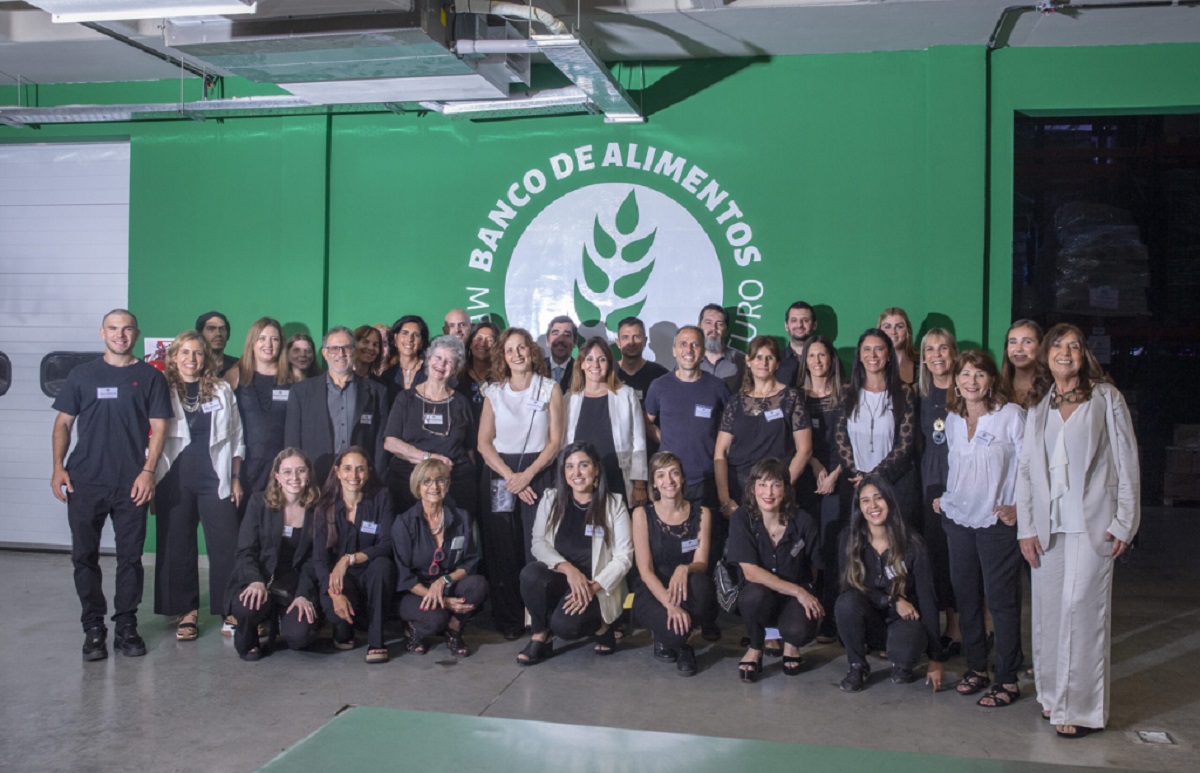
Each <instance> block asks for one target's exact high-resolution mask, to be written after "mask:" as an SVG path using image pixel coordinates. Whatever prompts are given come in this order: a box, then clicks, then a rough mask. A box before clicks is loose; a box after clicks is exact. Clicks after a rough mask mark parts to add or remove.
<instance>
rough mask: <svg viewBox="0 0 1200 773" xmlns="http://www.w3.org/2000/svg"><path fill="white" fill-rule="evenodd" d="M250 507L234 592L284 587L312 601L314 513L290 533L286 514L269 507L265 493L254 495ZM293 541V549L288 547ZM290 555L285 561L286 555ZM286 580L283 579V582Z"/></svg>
mask: <svg viewBox="0 0 1200 773" xmlns="http://www.w3.org/2000/svg"><path fill="white" fill-rule="evenodd" d="M249 496H250V504H249V505H248V507H247V508H246V515H245V517H244V518H242V525H241V528H240V529H239V532H238V549H237V563H236V564H235V566H234V571H233V575H232V579H231V580H230V591H231V592H233V593H236V592H238V591H240V590H241V589H242V588H245V587H246V586H247V585H249V584H250V583H252V582H261V583H263V584H264V585H270V586H271V588H272V589H274V588H276V587H281V586H282V589H283V590H285V591H288V592H289V594H290V595H293V596H294V595H301V596H304V597H305V598H308V599H310V600H311V599H312V598H313V597H314V596H315V595H316V594H315V590H316V589H315V587H314V579H313V573H312V565H311V563H310V561H309V559H310V558H311V556H312V547H313V545H312V517H313V513H312V510H306V511H305V513H304V525H303V526H301V527H300V528H293V529H291V534H288V529H289V527H287V526H286V525H284V516H283V512H282V511H280V510H272V509H270V508H268V507H267V503H266V500H265V497H264V495H263V493H262V492H258V493H255V494H251V495H249ZM289 539H290V540H291V545H290V547H286V548H285V547H284V543H285V542H287V541H288V540H289ZM286 551H290V553H287V556H286V558H285V552H286ZM281 578H283V579H281Z"/></svg>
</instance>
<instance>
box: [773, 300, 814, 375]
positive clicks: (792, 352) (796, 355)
mask: <svg viewBox="0 0 1200 773" xmlns="http://www.w3.org/2000/svg"><path fill="white" fill-rule="evenodd" d="M783 326H784V328H785V329H786V330H787V334H788V345H787V346H785V347H784V348H783V359H782V360H780V361H779V370H777V371H775V379H776V380H777V381H779V383H781V384H783V385H784V386H790V387H796V388H797V389H803V388H804V385H803V384H797V383H796V380H797V378H798V375H799V373H800V358H801V357H802V356H803V355H804V347H805V346H807V345H808V339H810V338H812V337H813V336H814V335H815V334H816V332H817V317H816V312H815V311H813V307H812V306H810V305H809V304H807V303H805V302H804V301H796V302H795V303H793V304H792V305H791V306H788V310H787V314H786V315H784V319H783Z"/></svg>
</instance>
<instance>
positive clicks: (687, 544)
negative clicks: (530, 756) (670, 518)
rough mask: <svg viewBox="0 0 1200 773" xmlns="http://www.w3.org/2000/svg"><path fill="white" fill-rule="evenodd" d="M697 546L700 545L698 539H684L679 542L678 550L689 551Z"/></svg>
mask: <svg viewBox="0 0 1200 773" xmlns="http://www.w3.org/2000/svg"><path fill="white" fill-rule="evenodd" d="M699 547H700V540H698V539H685V540H683V541H682V542H680V543H679V552H680V553H691V552H692V551H693V550H697V549H698V548H699Z"/></svg>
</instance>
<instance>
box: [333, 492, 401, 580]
mask: <svg viewBox="0 0 1200 773" xmlns="http://www.w3.org/2000/svg"><path fill="white" fill-rule="evenodd" d="M334 510H335V517H334V523H333V524H332V528H333V529H336V530H337V536H336V537H335V538H334V541H333V547H327V542H326V539H327V535H326V532H325V528H326V527H325V526H324V525H323V524H316V523H314V524H313V572H314V574H315V575H316V578H317V583H318V585H319V586H320V588H321V593H322V594H328V593H329V572H330V570H331V569H332V568H333V565H334V564H336V563H337V561H338V559H339V558H341V557H342V556H344V555H346V554H347V553H349V552H350V551H349V548H354V552H356V553H365V554H366V556H367V561H368V562H371V561H374V560H376V559H380V560H383V561H391V560H392V522H393V521H394V520H395V518H396V514H395V512H393V510H392V495H391V494H390V493H389V492H388V490H387V489H386V488H382V487H381V488H380V489H379V490H378V491H376V492H375V493H374V494H372V495H371V496H365V497H363V499H362V501H361V502H359V503H358V510H357V511H356V512H355V515H354V523H350V521H349V520H348V519H347V518H346V506H345V505H344V504H343V503H342V502H341V501H340V500H339V501H338V502H337V503H336V504H335V505H334ZM322 517H323V516H322V514H321V513H320V510H319V507H318V510H317V512H314V513H313V518H314V519H318V518H322Z"/></svg>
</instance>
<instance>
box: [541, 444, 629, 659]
mask: <svg viewBox="0 0 1200 773" xmlns="http://www.w3.org/2000/svg"><path fill="white" fill-rule="evenodd" d="M556 484H557V485H556V486H555V487H554V488H552V489H547V490H546V493H545V495H544V496H543V497H542V500H541V503H540V504H539V505H538V512H537V521H536V522H535V523H534V525H533V557H534V558H535V559H536V560H535V561H534V562H533V563H531V564H529V565H528V566H526V567H525V568H524V569H523V570H522V571H521V598H522V599H524V601H525V606H526V608H527V609H528V610H529V617H530V620H531V623H530V629H531V630H532V632H533V634H532V636H531V637H530V639H529V644H527V645H526V646H525V649H523V650H521V653H520V654H519V655H518V656H517V663H518V664H520V665H522V666H531V665H533V664H535V663H540V662H541V661H543V660H545V659H546V658H547V657H549V656H550V655H552V654H553V653H554V637H555V636H558V637H561V638H563V639H567V640H572V639H579V638H582V637H584V636H594V637H595V641H596V644H595V648H594V649H595V652H596V654H597V655H611V654H613V652H614V651H616V646H617V644H616V635H615V631H614V628H613V625H614V623H615V622H616V620H617V618H618V617H619V616H620V614H621V605H622V602H623V601H624V599H625V575H626V574H628V573H629V568H630V566H632V564H633V540H632V538H631V536H630V529H629V512H628V511H627V510H626V509H625V499H624V497H621V496H618V495H616V494H611V493H609V490H608V481H607V480H606V479H605V475H604V465H603V464H602V463H601V461H600V455H599V454H598V453H597V452H596V449H595V448H593V447H592V446H591V445H590V444H589V443H572V444H570V445H568V446H567V447H566V448H564V449H563V450H562V451H561V452H560V454H559V462H558V474H557V476H556Z"/></svg>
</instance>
